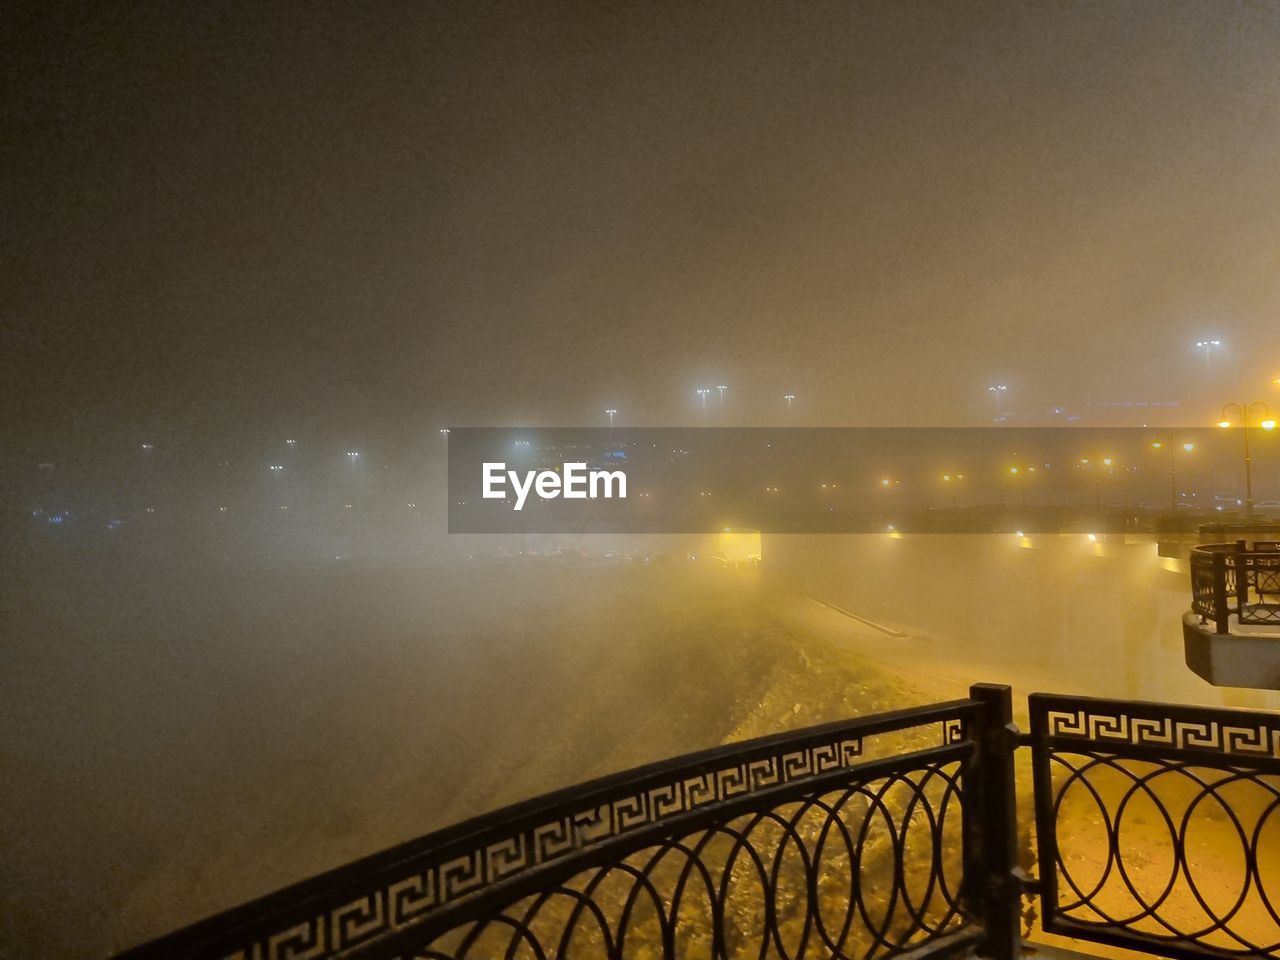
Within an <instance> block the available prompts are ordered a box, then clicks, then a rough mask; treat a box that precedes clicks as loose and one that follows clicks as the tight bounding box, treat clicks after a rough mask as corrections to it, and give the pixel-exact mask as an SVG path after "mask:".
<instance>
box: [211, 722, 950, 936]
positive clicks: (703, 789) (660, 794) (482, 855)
mask: <svg viewBox="0 0 1280 960" xmlns="http://www.w3.org/2000/svg"><path fill="white" fill-rule="evenodd" d="M944 736H945V734H944ZM861 754H862V738H861V737H852V738H845V739H838V740H834V741H832V742H830V743H824V744H818V745H816V746H812V747H808V748H805V749H800V750H793V751H787V752H781V753H778V754H775V755H773V756H767V757H761V758H759V759H755V760H749V761H744V762H741V763H733V764H729V765H727V766H723V767H720V768H718V769H715V770H708V771H704V772H699V773H697V774H694V775H690V776H683V777H681V778H680V779H678V780H674V781H672V782H669V783H664V784H662V785H660V786H656V787H651V788H649V789H647V790H644V791H641V792H637V793H634V794H629V795H626V796H621V797H617V798H613V799H610V800H608V801H606V802H603V803H599V804H592V805H590V806H587V807H584V808H581V809H578V810H575V811H573V812H570V813H566V814H564V815H563V816H560V817H557V818H556V819H554V820H549V821H547V822H545V823H542V824H540V825H538V826H536V827H533V828H532V829H530V830H526V831H521V832H519V833H513V834H512V835H510V836H507V837H504V838H502V839H499V840H495V841H493V842H491V843H489V844H487V845H485V846H483V847H477V848H475V849H472V850H470V851H468V852H465V853H462V854H460V855H457V856H453V857H451V858H449V859H448V860H444V861H442V862H438V863H432V864H430V865H428V866H426V867H424V868H422V869H420V870H417V871H415V872H413V873H411V874H409V875H406V876H401V877H398V878H397V879H396V880H395V881H394V882H391V883H388V884H387V885H385V886H384V887H383V888H381V889H379V890H375V891H371V892H369V893H368V894H366V895H364V896H361V897H359V898H358V899H355V900H352V901H351V902H350V903H347V904H344V905H342V906H340V907H338V908H336V909H334V910H330V911H327V912H325V913H323V914H319V915H317V916H315V917H312V918H311V919H310V920H308V921H306V922H304V923H300V924H296V925H294V926H292V927H290V928H288V929H286V930H281V931H279V932H276V933H273V934H272V935H270V936H268V937H266V938H264V939H262V940H260V941H258V942H255V943H253V944H250V945H246V947H245V948H244V949H242V950H240V951H238V952H235V953H232V954H229V955H228V958H227V960H301V958H310V957H323V956H330V955H332V954H334V953H338V952H340V951H343V950H347V949H349V948H351V947H354V946H358V945H360V944H361V943H364V942H367V941H368V940H370V939H372V938H373V937H376V936H379V935H381V934H384V933H388V932H390V931H393V930H397V929H399V928H401V927H404V926H406V925H408V924H411V923H413V922H415V921H417V920H420V919H421V918H422V917H424V916H426V915H427V914H429V913H431V912H433V911H435V910H437V909H439V908H440V907H443V906H445V905H446V904H449V903H452V902H454V901H457V900H459V899H461V898H463V897H466V896H467V895H469V894H472V893H475V892H477V891H479V890H482V889H484V888H485V887H488V886H490V885H492V884H494V883H497V882H499V881H501V880H506V879H509V878H511V877H513V876H515V875H516V874H519V873H521V872H523V871H526V870H529V869H531V868H533V867H537V866H541V865H543V864H546V863H550V862H552V861H554V860H556V859H558V858H560V857H564V856H566V855H568V854H570V853H573V852H574V851H577V850H581V849H584V848H586V847H588V846H591V845H593V844H597V843H599V842H601V841H603V840H606V839H609V838H611V837H615V836H618V835H620V834H624V833H626V832H628V831H630V830H635V829H637V828H639V827H643V826H648V825H651V824H655V823H658V822H660V821H662V820H665V819H668V818H670V817H674V816H676V815H678V814H682V813H687V812H690V811H694V810H698V809H700V808H702V807H705V806H709V805H712V804H716V803H722V802H724V801H726V800H731V799H733V798H735V797H738V796H741V795H744V794H747V793H751V792H754V791H757V790H761V789H764V788H766V787H771V786H777V785H779V784H784V783H792V782H795V781H799V780H807V779H809V778H811V777H814V776H816V775H818V774H821V773H826V772H828V771H831V770H836V769H840V768H843V767H849V766H851V765H853V764H854V763H855V762H857V760H858V758H859V757H860V756H861Z"/></svg>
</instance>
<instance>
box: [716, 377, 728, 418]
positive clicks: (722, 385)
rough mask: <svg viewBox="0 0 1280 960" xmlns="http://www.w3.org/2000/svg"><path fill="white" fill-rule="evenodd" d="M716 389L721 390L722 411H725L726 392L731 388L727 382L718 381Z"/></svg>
mask: <svg viewBox="0 0 1280 960" xmlns="http://www.w3.org/2000/svg"><path fill="white" fill-rule="evenodd" d="M716 389H717V390H719V391H720V412H721V413H724V392H725V391H726V390H728V389H729V387H728V385H727V384H723V383H717V384H716Z"/></svg>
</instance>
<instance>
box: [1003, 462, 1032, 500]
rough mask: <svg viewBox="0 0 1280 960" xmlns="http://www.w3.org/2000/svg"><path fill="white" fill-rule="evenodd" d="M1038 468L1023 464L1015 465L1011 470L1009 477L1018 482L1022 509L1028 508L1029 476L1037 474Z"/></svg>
mask: <svg viewBox="0 0 1280 960" xmlns="http://www.w3.org/2000/svg"><path fill="white" fill-rule="evenodd" d="M1035 472H1036V468H1035V467H1030V466H1025V465H1023V464H1014V465H1013V466H1012V467H1010V468H1009V476H1011V477H1013V478H1014V479H1016V480H1017V481H1018V489H1019V491H1020V492H1021V495H1022V509H1024V510H1025V509H1026V508H1027V474H1028V473H1035Z"/></svg>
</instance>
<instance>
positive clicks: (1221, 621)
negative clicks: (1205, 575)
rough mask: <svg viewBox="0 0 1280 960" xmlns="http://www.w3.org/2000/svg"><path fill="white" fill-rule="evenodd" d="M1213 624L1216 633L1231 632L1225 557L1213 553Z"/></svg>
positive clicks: (1221, 553) (1215, 552)
mask: <svg viewBox="0 0 1280 960" xmlns="http://www.w3.org/2000/svg"><path fill="white" fill-rule="evenodd" d="M1213 623H1214V629H1215V630H1217V631H1218V633H1230V632H1231V610H1230V608H1229V607H1228V606H1227V555H1226V554H1225V553H1223V552H1222V551H1221V550H1215V551H1214V553H1213Z"/></svg>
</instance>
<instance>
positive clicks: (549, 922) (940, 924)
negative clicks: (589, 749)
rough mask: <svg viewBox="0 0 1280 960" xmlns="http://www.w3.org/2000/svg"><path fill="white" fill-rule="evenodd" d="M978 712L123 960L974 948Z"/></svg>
mask: <svg viewBox="0 0 1280 960" xmlns="http://www.w3.org/2000/svg"><path fill="white" fill-rule="evenodd" d="M975 689H976V688H975ZM1001 689H1002V690H1003V692H1004V697H1005V699H1006V701H1007V688H1001ZM985 708H986V705H985V704H984V703H982V702H981V701H979V700H958V701H953V702H950V703H944V704H939V705H936V706H930V707H924V708H920V709H915V710H906V711H899V712H895V713H888V714H881V715H877V716H874V717H867V718H860V719H855V720H851V721H847V722H842V723H836V724H828V725H824V726H819V727H812V728H809V729H806V730H801V731H797V732H794V733H788V734H784V735H780V736H775V737H767V738H763V739H759V740H753V741H749V742H745V743H741V744H734V745H731V746H728V747H724V748H718V749H714V750H709V751H704V752H701V753H697V754H692V755H690V756H686V757H682V758H678V759H675V760H671V761H666V762H662V763H658V764H653V765H650V766H647V767H642V768H639V769H637V770H632V771H629V772H627V773H622V774H618V775H616V776H611V777H606V778H604V779H600V780H596V781H593V782H591V783H588V784H584V785H582V786H579V787H576V788H572V789H569V790H562V791H559V792H557V793H553V794H550V795H548V796H545V797H541V798H539V799H536V800H532V801H529V802H527V803H522V804H517V805H516V806H513V807H508V808H506V809H504V810H500V811H498V812H496V813H493V814H490V815H487V816H484V817H480V818H477V819H475V820H472V821H469V822H467V823H465V824H462V825H459V826H457V827H454V828H451V829H447V830H444V831H441V832H439V833H436V834H432V835H430V836H428V837H425V838H423V839H421V840H418V841H414V842H412V843H409V844H405V845H403V846H401V847H397V848H395V849H393V850H389V851H386V852H385V853H382V854H378V855H376V856H373V857H369V858H367V859H365V860H362V861H359V862H357V863H354V864H352V865H350V866H348V867H345V868H342V869H339V870H336V871H333V872H331V873H328V874H325V875H323V876H320V877H317V878H315V879H313V880H310V881H307V882H305V883H302V884H299V885H297V886H295V887H292V888H289V889H287V890H284V891H282V892H280V893H278V894H275V895H272V896H269V897H266V898H264V899H262V900H259V901H256V902H254V903H251V904H248V905H246V906H244V907H241V908H239V909H236V910H232V911H229V912H227V913H225V914H222V915H220V916H217V917H214V918H212V919H210V920H207V921H204V922H202V923H198V924H196V925H194V926H192V927H189V928H187V929H185V930H181V931H178V932H177V933H174V934H172V935H170V936H168V937H164V938H162V939H160V940H157V941H155V942H153V943H151V944H148V945H145V946H142V947H139V948H136V949H134V950H131V951H129V952H127V953H126V954H124V955H122V956H123V957H126V958H129V960H154V958H160V957H164V958H173V957H184V958H219V960H221V958H238V960H285V958H301V957H307V958H318V957H338V956H341V957H362V958H383V957H387V958H389V957H422V958H451V960H452V958H457V960H461V958H505V960H515V958H517V957H520V958H523V957H568V956H572V957H590V956H599V957H622V956H623V955H624V954H625V955H626V956H652V957H667V958H675V957H686V956H695V955H696V956H709V957H731V956H779V957H787V958H792V957H797V958H798V957H802V956H826V957H850V958H851V957H859V958H873V957H892V956H896V955H899V954H903V953H907V952H912V951H924V952H925V953H926V954H931V953H932V952H936V953H938V954H941V953H943V952H950V951H952V950H957V949H961V948H963V947H965V946H968V945H970V944H973V943H976V942H978V941H979V940H981V939H982V937H983V935H984V934H983V926H982V919H981V917H982V910H983V900H982V898H983V896H984V894H983V893H982V892H981V891H979V890H977V889H976V888H974V889H971V887H970V881H968V880H967V879H966V878H967V877H971V876H973V875H979V874H982V873H983V872H984V871H987V867H988V866H989V863H988V861H986V860H984V859H983V858H984V856H986V854H987V852H988V848H990V847H992V845H993V844H994V843H995V842H996V841H995V840H993V839H992V834H993V831H991V830H988V829H984V827H983V825H982V823H981V822H979V821H978V820H977V819H975V817H976V814H975V813H974V811H973V810H972V809H970V806H971V804H970V802H969V801H968V799H967V797H968V796H969V795H970V794H974V793H977V794H981V793H982V791H983V789H984V787H983V783H984V782H990V780H991V778H990V777H989V776H987V777H986V778H985V780H984V775H983V774H982V773H981V771H979V768H978V766H977V764H978V761H979V759H980V757H981V756H982V755H983V747H982V737H981V734H982V730H983V728H984V723H985V724H986V726H987V727H990V723H989V722H987V721H984V720H983V718H984V717H990V716H992V715H991V714H990V713H989V711H985ZM984 711H985V712H984ZM997 720H998V718H997ZM996 773H997V777H998V775H999V771H997V772H996ZM987 789H989V788H987ZM995 832H999V831H995ZM1001 842H1003V839H1002V840H1001ZM996 852H997V854H999V855H1006V854H1007V851H1003V850H1000V851H996ZM975 864H976V865H977V866H975ZM975 918H977V919H975ZM930 948H936V951H932V950H931V949H930Z"/></svg>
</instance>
